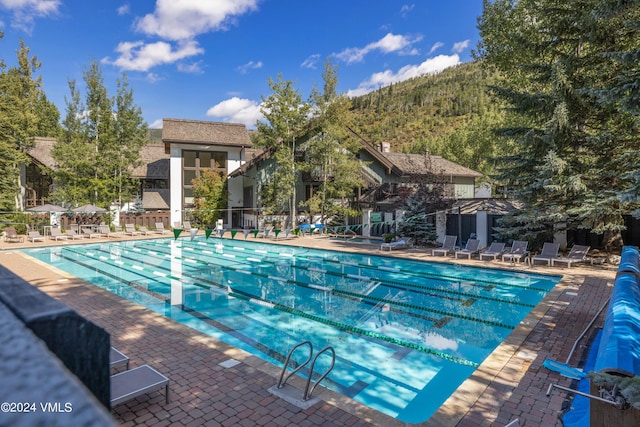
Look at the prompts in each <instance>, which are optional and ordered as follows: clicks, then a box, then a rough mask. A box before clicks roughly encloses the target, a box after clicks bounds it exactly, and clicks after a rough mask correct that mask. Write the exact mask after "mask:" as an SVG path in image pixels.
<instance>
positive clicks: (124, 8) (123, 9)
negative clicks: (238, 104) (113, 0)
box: [116, 4, 131, 15]
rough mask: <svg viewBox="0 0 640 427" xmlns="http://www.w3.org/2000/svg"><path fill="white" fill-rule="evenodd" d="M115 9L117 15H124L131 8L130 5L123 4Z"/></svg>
mask: <svg viewBox="0 0 640 427" xmlns="http://www.w3.org/2000/svg"><path fill="white" fill-rule="evenodd" d="M116 10H117V12H118V15H126V14H127V13H129V11H130V10H131V7H130V6H129V5H128V4H123V5H122V6H120V7H119V8H118V9H116Z"/></svg>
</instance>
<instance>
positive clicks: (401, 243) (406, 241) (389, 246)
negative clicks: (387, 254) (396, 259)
mask: <svg viewBox="0 0 640 427" xmlns="http://www.w3.org/2000/svg"><path fill="white" fill-rule="evenodd" d="M412 246H413V245H412V243H411V237H402V238H400V239H398V240H396V241H395V242H389V243H383V244H381V245H380V250H381V251H384V250H385V249H386V250H388V251H392V250H394V249H407V248H410V247H412Z"/></svg>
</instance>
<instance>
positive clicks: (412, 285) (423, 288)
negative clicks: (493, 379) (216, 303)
mask: <svg viewBox="0 0 640 427" xmlns="http://www.w3.org/2000/svg"><path fill="white" fill-rule="evenodd" d="M183 246H184V245H183ZM187 250H190V251H199V252H202V253H206V254H208V255H213V256H220V255H222V254H212V253H210V252H209V251H206V252H205V250H203V249H201V248H191V247H188V248H187ZM274 255H275V254H274ZM236 257H238V258H242V259H245V260H246V261H252V262H264V263H267V264H277V262H274V261H271V260H268V259H264V258H262V259H257V258H252V257H244V256H240V255H236ZM202 262H204V261H202ZM209 265H212V266H215V265H216V264H211V263H209ZM288 266H290V267H291V268H296V269H299V270H307V271H310V272H315V273H321V274H328V275H332V276H337V277H342V278H345V277H346V278H350V279H353V280H363V281H371V280H375V281H379V282H382V283H383V284H384V285H385V286H387V287H390V288H394V289H401V290H406V288H412V289H417V290H420V291H431V292H437V293H441V294H450V295H457V296H461V297H465V298H467V300H466V301H462V303H463V304H464V305H465V306H466V307H469V306H470V305H471V304H473V302H475V301H476V300H478V299H480V300H486V301H493V302H499V303H505V304H509V305H517V306H521V307H528V308H533V307H535V304H529V303H525V302H520V301H514V300H509V299H504V298H498V297H491V296H488V295H479V294H473V293H469V292H463V291H456V290H453V289H442V288H437V287H433V286H427V285H419V284H416V283H409V282H402V281H399V280H391V279H386V278H385V279H380V278H374V277H370V276H363V275H355V274H348V273H341V272H335V271H329V270H326V269H320V268H317V267H313V266H312V267H308V266H302V265H294V264H288ZM356 266H358V265H356ZM414 275H415V274H414ZM398 286H401V287H402V288H398ZM527 289H530V288H527ZM409 290H410V289H409ZM420 293H422V294H423V295H427V296H433V297H436V298H442V299H450V300H454V301H460V299H457V298H451V297H447V296H443V295H437V294H433V293H430V292H420Z"/></svg>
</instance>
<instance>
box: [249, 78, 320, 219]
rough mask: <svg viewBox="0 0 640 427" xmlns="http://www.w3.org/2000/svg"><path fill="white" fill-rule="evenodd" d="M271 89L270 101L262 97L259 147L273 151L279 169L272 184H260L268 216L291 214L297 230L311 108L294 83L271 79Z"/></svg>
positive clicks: (258, 124)
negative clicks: (301, 150) (300, 154)
mask: <svg viewBox="0 0 640 427" xmlns="http://www.w3.org/2000/svg"><path fill="white" fill-rule="evenodd" d="M269 88H270V89H271V90H272V91H273V93H272V94H271V95H269V96H268V97H267V98H265V97H262V107H261V109H260V111H261V112H262V114H263V115H264V117H265V118H266V120H267V121H266V122H258V123H257V124H256V128H257V131H258V132H257V136H256V138H255V139H254V141H255V142H256V145H258V146H262V147H264V148H266V149H268V150H270V151H271V152H272V158H273V159H274V160H275V163H276V166H275V167H274V169H273V173H272V174H270V176H269V181H268V182H263V183H260V185H261V188H262V190H261V195H260V197H261V200H262V205H263V206H264V207H265V211H266V212H267V213H272V212H275V213H283V212H287V211H288V212H289V214H290V215H289V216H290V218H289V221H290V223H291V227H292V228H294V227H295V226H296V223H297V214H296V202H297V194H296V183H297V178H298V169H297V168H296V159H295V155H296V151H297V146H298V143H299V142H300V141H299V140H300V137H301V135H303V134H304V133H305V131H306V126H305V125H306V123H307V115H308V113H309V109H310V106H309V104H308V103H306V102H303V101H302V96H301V95H300V94H299V93H298V90H297V89H296V88H295V87H294V85H293V82H291V81H289V80H287V81H285V80H283V79H282V75H280V74H279V75H278V77H277V79H276V80H273V79H272V78H269Z"/></svg>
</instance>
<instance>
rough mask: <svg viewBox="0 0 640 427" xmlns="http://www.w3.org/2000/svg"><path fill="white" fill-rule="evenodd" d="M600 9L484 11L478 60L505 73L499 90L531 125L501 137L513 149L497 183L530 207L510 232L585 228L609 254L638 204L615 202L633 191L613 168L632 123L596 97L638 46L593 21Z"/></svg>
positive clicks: (548, 0)
mask: <svg viewBox="0 0 640 427" xmlns="http://www.w3.org/2000/svg"><path fill="white" fill-rule="evenodd" d="M602 3H606V2H603V1H598V0H580V1H574V2H564V1H561V0H543V1H538V0H535V1H534V0H522V1H518V2H514V1H511V0H495V1H493V2H491V1H488V0H486V1H485V2H484V11H483V15H482V17H481V18H480V20H479V28H480V32H481V36H482V42H481V43H480V45H479V49H478V52H477V56H478V57H479V58H481V59H482V60H483V63H484V64H485V65H487V66H490V67H496V68H498V69H499V70H500V71H501V75H502V76H504V77H503V79H502V80H501V81H500V83H499V84H498V85H496V86H495V87H493V90H494V91H495V93H496V94H497V95H498V96H499V97H501V99H503V100H505V101H506V102H507V103H508V104H509V105H510V107H511V108H512V110H513V111H514V112H515V113H516V114H518V115H520V116H521V117H522V118H523V122H524V123H525V124H524V125H521V126H519V127H512V128H505V129H502V130H501V133H502V134H503V135H505V136H509V137H511V138H513V141H514V144H515V145H514V151H513V152H511V153H508V154H507V155H505V156H502V158H501V163H500V165H499V169H498V171H499V174H498V179H500V180H501V181H502V182H504V183H505V184H506V185H507V186H508V188H509V191H510V193H511V195H512V196H513V197H514V198H515V199H517V200H519V201H521V202H522V203H523V204H524V208H523V210H522V211H521V212H518V213H516V214H515V215H514V217H513V218H511V219H507V221H506V222H505V224H504V225H505V230H504V231H508V229H509V228H511V230H512V232H513V233H515V232H517V233H519V235H518V237H519V238H528V239H530V240H549V239H552V238H553V234H554V233H555V232H557V231H560V230H564V229H576V228H582V227H584V228H589V229H591V230H593V231H594V232H596V233H602V234H604V241H605V242H604V244H605V246H606V247H613V246H615V245H619V244H620V243H621V240H620V231H621V230H622V229H623V227H624V221H623V215H624V214H625V213H629V212H630V211H631V209H632V208H633V203H630V202H623V201H621V199H620V197H619V193H620V191H621V190H622V189H624V188H626V187H627V186H628V182H627V180H626V179H625V178H624V176H625V175H626V172H625V171H624V170H622V169H621V166H622V164H621V162H619V161H618V160H617V159H619V158H620V156H621V155H623V153H624V152H625V151H626V150H628V145H627V142H628V141H627V139H628V138H627V135H629V128H628V125H629V123H630V120H629V117H628V116H627V115H626V114H625V113H624V112H621V111H620V110H619V109H616V108H612V107H611V106H608V105H605V104H603V103H601V102H598V99H597V97H596V96H595V95H594V92H593V89H595V88H604V87H607V86H608V85H609V84H610V83H609V82H611V81H612V80H614V79H615V76H616V75H618V74H619V72H620V66H619V64H616V63H615V61H613V60H612V59H611V58H610V57H608V56H607V53H608V52H613V51H620V50H623V51H624V50H627V49H628V48H630V47H631V46H632V45H633V43H634V42H633V41H632V39H633V38H632V37H628V36H623V35H621V34H620V33H619V28H616V25H615V24H614V23H615V22H616V19H613V20H600V19H598V18H597V17H596V15H597V14H596V13H594V12H595V11H596V10H597V9H598V8H599V7H600V5H601V4H602ZM608 3H610V4H611V1H610V2H608ZM633 13H634V14H637V7H635V10H634V11H633ZM611 34H614V36H612V35H611ZM618 35H620V37H618ZM635 43H636V45H635V46H636V47H637V34H636V38H635ZM516 221H517V222H516Z"/></svg>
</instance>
